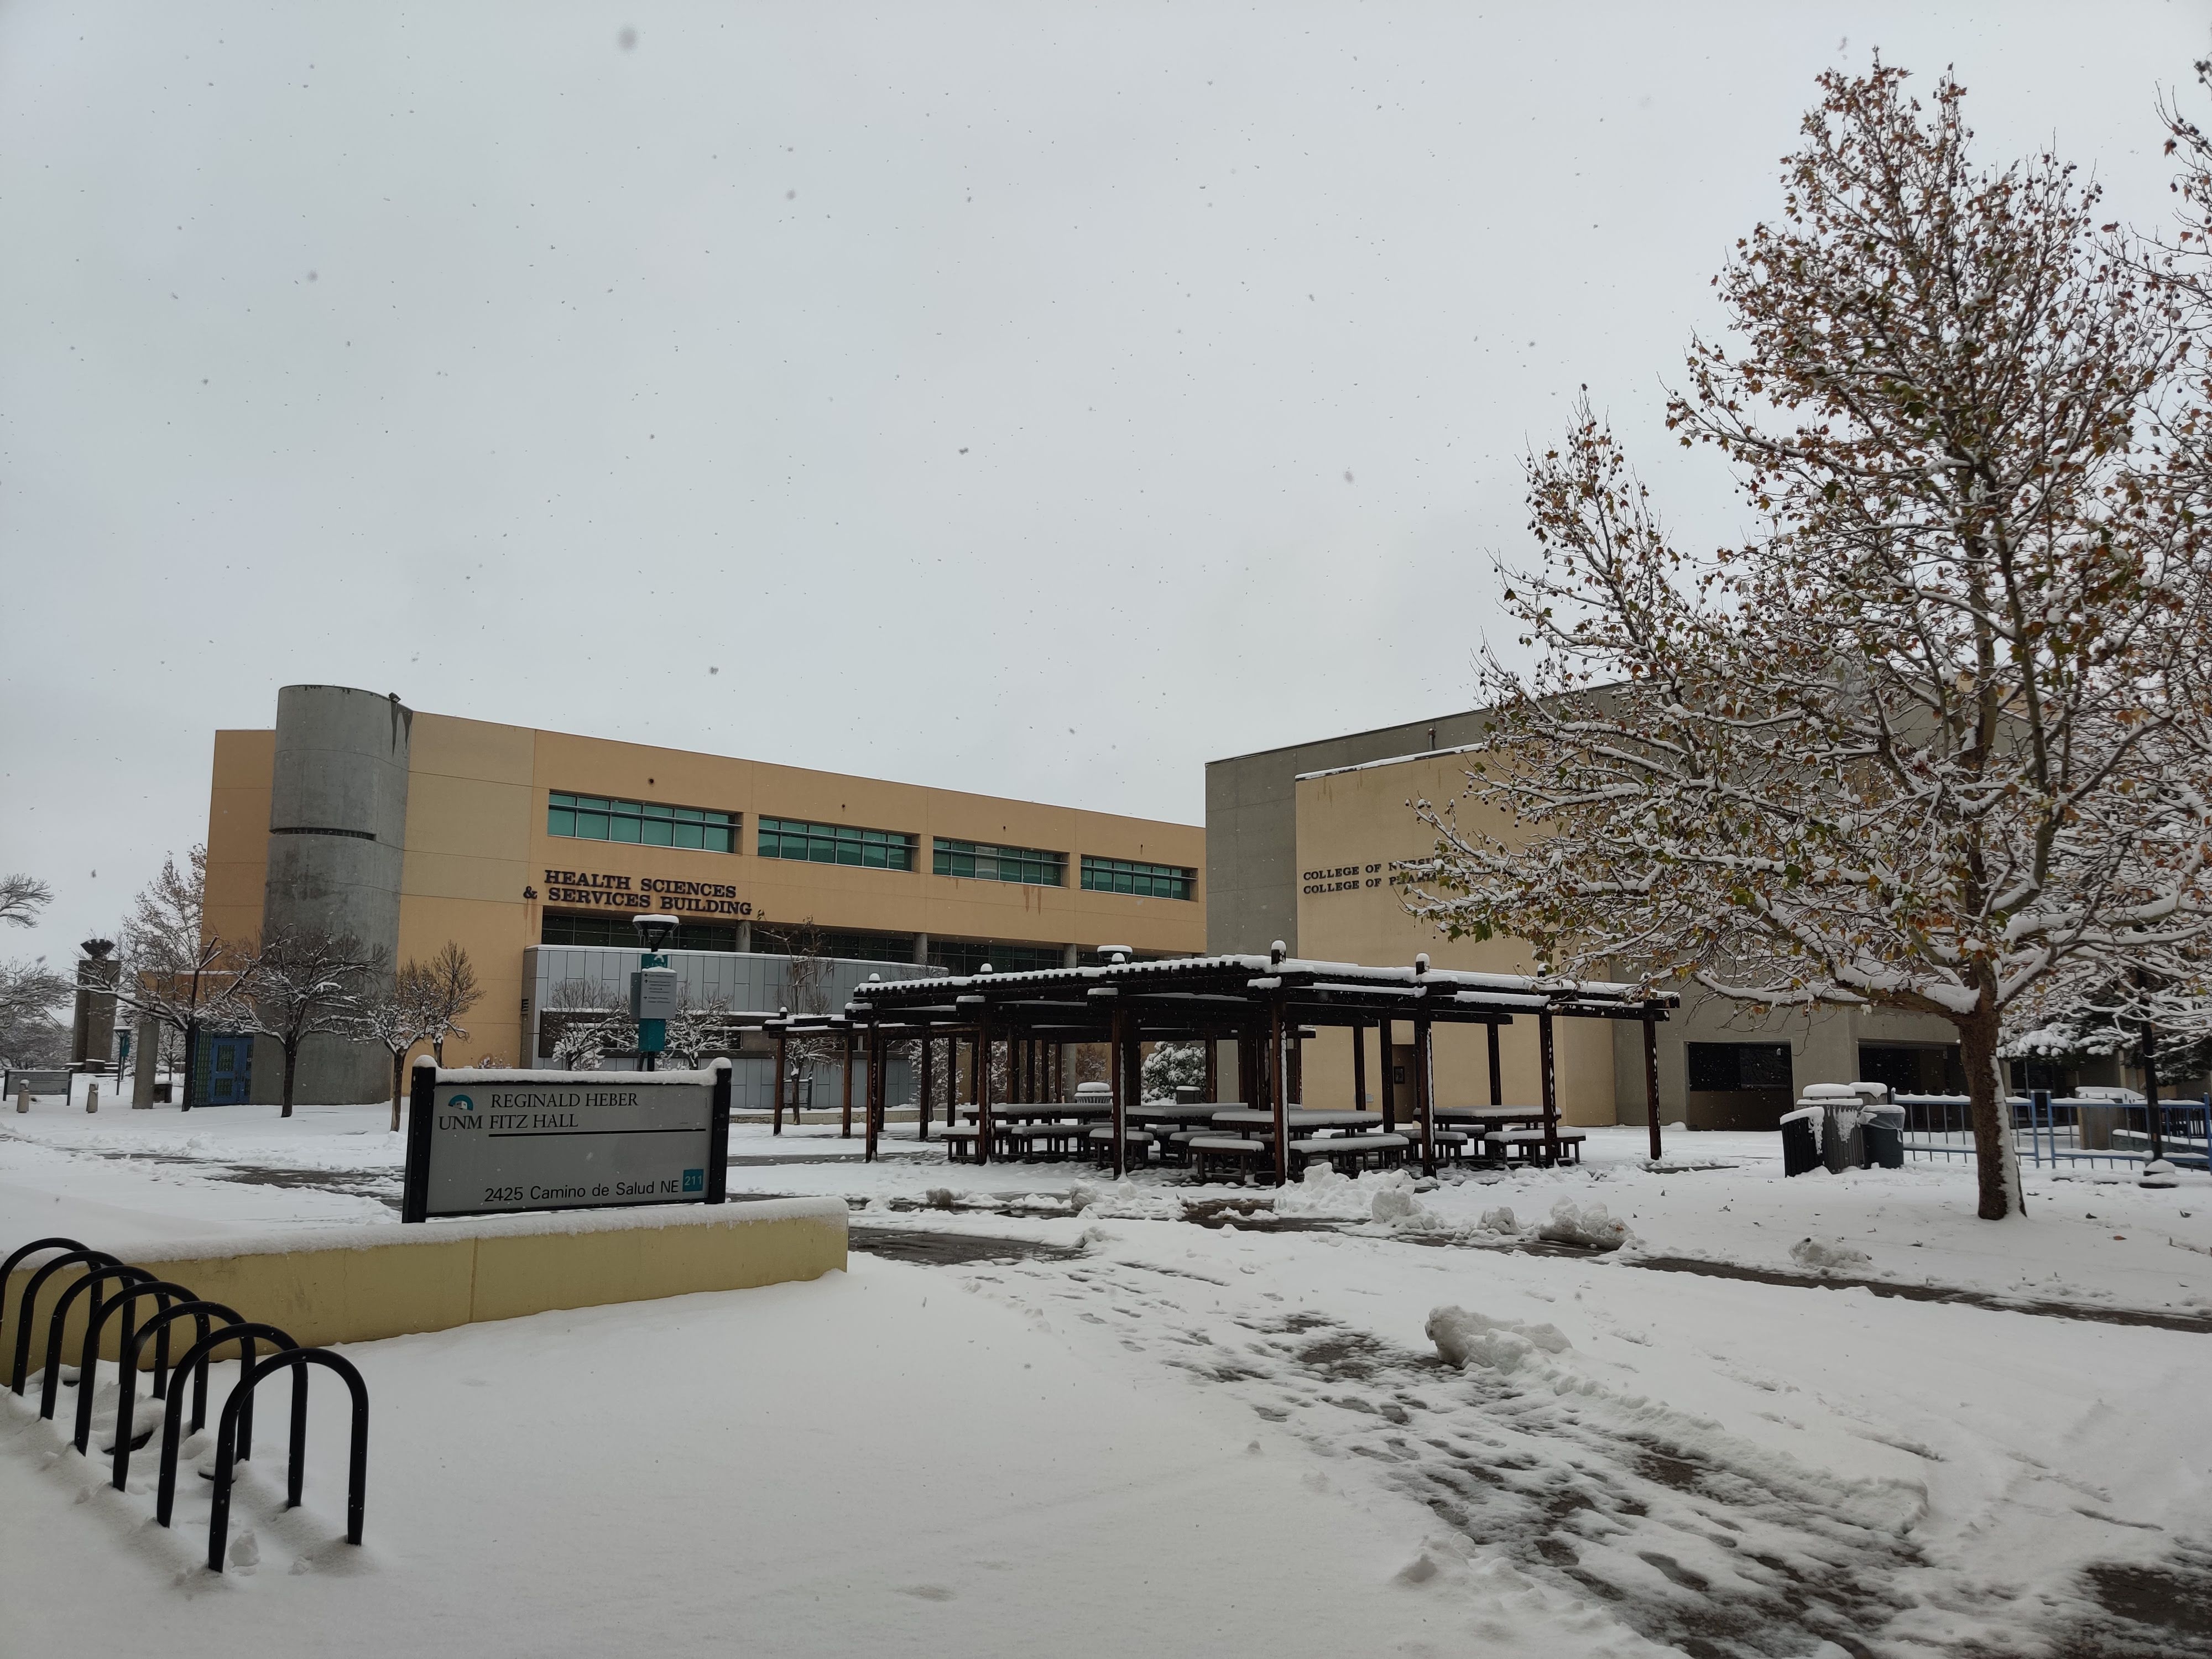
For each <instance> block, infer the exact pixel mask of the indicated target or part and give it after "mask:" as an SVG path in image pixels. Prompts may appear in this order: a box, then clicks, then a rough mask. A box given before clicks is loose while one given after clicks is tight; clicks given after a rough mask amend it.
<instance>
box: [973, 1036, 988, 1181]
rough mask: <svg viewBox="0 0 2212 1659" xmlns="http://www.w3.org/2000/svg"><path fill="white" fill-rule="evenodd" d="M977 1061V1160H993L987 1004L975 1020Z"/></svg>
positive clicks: (974, 1050) (980, 1162)
mask: <svg viewBox="0 0 2212 1659" xmlns="http://www.w3.org/2000/svg"><path fill="white" fill-rule="evenodd" d="M973 1053H974V1055H975V1161H976V1162H977V1163H978V1164H988V1163H989V1162H990V1161H991V1011H990V1008H989V1006H988V1005H986V1006H985V1007H984V1009H983V1012H981V1014H980V1015H979V1016H977V1018H976V1020H975V1043H974V1048H973Z"/></svg>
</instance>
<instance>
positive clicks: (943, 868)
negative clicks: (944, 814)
mask: <svg viewBox="0 0 2212 1659" xmlns="http://www.w3.org/2000/svg"><path fill="white" fill-rule="evenodd" d="M934 868H935V869H936V872H937V873H938V874H939V875H940V876H964V877H965V878H968V879H969V880H970V881H1017V882H1020V883H1023V884H1025V885H1027V886H1030V887H1065V886H1066V885H1067V854H1065V853H1048V852H1045V851H1043V850H1042V848H1035V847H992V846H988V845H984V844H979V843H978V842H972V841H947V840H945V837H944V836H939V837H938V838H937V860H936V864H935V866H934Z"/></svg>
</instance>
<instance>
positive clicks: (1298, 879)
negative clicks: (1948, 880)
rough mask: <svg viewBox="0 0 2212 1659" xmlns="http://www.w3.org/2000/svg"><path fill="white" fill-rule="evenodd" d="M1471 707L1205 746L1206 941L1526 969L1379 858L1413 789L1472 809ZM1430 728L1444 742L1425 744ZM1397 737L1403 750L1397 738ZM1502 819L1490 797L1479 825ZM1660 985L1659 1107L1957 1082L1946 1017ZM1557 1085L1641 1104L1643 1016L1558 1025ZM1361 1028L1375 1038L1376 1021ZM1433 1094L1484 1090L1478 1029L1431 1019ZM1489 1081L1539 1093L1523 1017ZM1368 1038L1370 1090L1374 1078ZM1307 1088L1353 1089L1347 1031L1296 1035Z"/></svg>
mask: <svg viewBox="0 0 2212 1659" xmlns="http://www.w3.org/2000/svg"><path fill="white" fill-rule="evenodd" d="M1481 718H1482V716H1481V713H1480V711H1479V710H1475V711H1469V712H1467V713H1463V714H1453V715H1447V716H1441V717H1439V718H1437V719H1436V720H1424V721H1419V722H1416V723H1413V724H1411V725H1407V726H1394V727H1389V728H1386V729H1384V730H1382V731H1377V732H1361V733H1355V734H1352V735H1350V736H1347V737H1340V738H1326V739H1322V740H1318V741H1316V742H1314V743H1310V744H1297V745H1295V746H1292V747H1291V748H1287V749H1278V750H1266V751H1263V752H1261V753H1259V754H1255V755H1246V756H1239V757H1235V758H1233V759H1230V760H1225V761H1217V762H1214V763H1212V764H1210V765H1209V766H1208V767H1207V769H1206V831H1207V855H1208V858H1209V860H1211V864H1210V867H1209V869H1208V872H1207V883H1208V891H1209V893H1210V895H1211V896H1212V898H1211V908H1212V915H1211V918H1210V927H1209V936H1208V947H1209V948H1210V949H1212V950H1216V951H1255V952H1256V951H1265V950H1267V947H1268V945H1269V944H1270V943H1271V942H1272V941H1273V939H1282V940H1283V941H1284V942H1285V945H1287V946H1288V948H1289V949H1290V950H1291V952H1292V954H1294V955H1296V956H1298V957H1305V958H1309V959H1318V960H1324V961H1340V962H1359V963H1371V964H1383V963H1409V962H1411V961H1412V960H1413V957H1414V956H1415V955H1416V954H1418V953H1419V952H1422V951H1426V952H1427V953H1428V956H1429V959H1430V960H1431V962H1432V963H1434V964H1435V965H1437V967H1439V968H1455V969H1473V970H1476V971H1484V972H1494V973H1527V972H1529V971H1531V970H1532V969H1533V966H1534V964H1533V963H1532V962H1531V961H1530V959H1529V957H1528V951H1527V947H1526V945H1523V944H1522V943H1521V942H1520V941H1517V940H1512V939H1492V940H1488V941H1485V942H1478V941H1476V940H1474V939H1446V938H1444V937H1443V936H1442V935H1441V934H1440V933H1438V932H1437V929H1436V928H1435V927H1434V926H1433V925H1432V924H1431V923H1429V922H1427V921H1421V920H1419V919H1417V918H1415V917H1413V916H1412V915H1408V914H1407V910H1406V908H1405V906H1404V903H1403V902H1402V898H1403V895H1402V893H1401V890H1398V889H1396V888H1394V887H1393V886H1392V885H1391V884H1390V879H1389V878H1390V866H1391V865H1392V863H1393V862H1394V861H1395V860H1403V859H1409V858H1419V857H1422V856H1425V855H1426V854H1429V853H1431V852H1432V851H1433V850H1434V848H1435V842H1436V837H1435V833H1434V832H1433V831H1432V830H1431V829H1428V828H1426V826H1425V825H1424V824H1423V823H1421V821H1420V820H1419V817H1416V816H1415V814H1414V811H1413V803H1414V802H1416V801H1419V800H1429V801H1434V802H1437V803H1440V804H1446V803H1456V804H1457V806H1458V811H1459V813H1460V816H1461V818H1462V822H1464V823H1468V824H1469V825H1470V826H1471V827H1472V826H1474V823H1476V819H1475V817H1474V814H1476V813H1478V812H1480V811H1483V810H1484V809H1479V808H1476V807H1474V806H1473V805H1471V804H1470V803H1468V802H1467V801H1465V800H1463V799H1462V797H1463V796H1464V795H1465V793H1466V792H1467V757H1466V756H1465V755H1464V753H1462V751H1461V750H1460V749H1459V748H1458V747H1456V745H1458V744H1465V743H1468V742H1469V741H1472V740H1473V739H1474V738H1476V737H1478V736H1479V735H1480V724H1481ZM1440 744H1442V745H1444V746H1439V745H1440ZM1409 750H1410V752H1409ZM1487 827H1488V828H1490V829H1492V831H1493V833H1496V832H1500V831H1504V830H1505V829H1506V828H1507V821H1506V819H1505V817H1504V814H1502V813H1493V814H1492V819H1491V822H1490V823H1489V825H1488V826H1487ZM1672 988H1674V989H1676V990H1679V991H1680V993H1681V994H1682V1000H1683V1006H1682V1007H1681V1008H1680V1011H1679V1012H1677V1013H1676V1014H1675V1015H1674V1017H1673V1018H1670V1019H1668V1021H1667V1022H1665V1023H1664V1024H1662V1025H1661V1026H1660V1027H1659V1031H1658V1061H1659V1101H1660V1112H1661V1115H1662V1118H1663V1119H1664V1120H1665V1121H1668V1122H1678V1121H1686V1122H1688V1123H1689V1124H1691V1125H1692V1127H1700V1128H1723V1127H1727V1128H1771V1127H1775V1123H1776V1120H1777V1119H1778V1117H1779V1115H1780V1114H1781V1113H1782V1112H1783V1111H1784V1110H1787V1109H1788V1108H1789V1105H1790V1102H1791V1101H1792V1100H1793V1099H1794V1098H1795V1097H1796V1093H1797V1091H1800V1090H1802V1088H1803V1087H1804V1086H1805V1085H1807V1084H1810V1083H1844V1082H1850V1081H1853V1080H1855V1079H1861V1078H1865V1079H1875V1080H1877V1081H1881V1082H1887V1083H1891V1084H1892V1085H1893V1086H1896V1087H1898V1088H1899V1089H1900V1090H1911V1091H1948V1090H1949V1089H1951V1088H1954V1087H1957V1086H1962V1085H1963V1080H1962V1079H1960V1077H1959V1075H1958V1059H1957V1053H1958V1051H1957V1046H1956V1039H1955V1037H1954V1035H1953V1032H1952V1029H1951V1027H1950V1026H1949V1025H1948V1024H1946V1023H1945V1022H1944V1021H1942V1020H1940V1019H1937V1018H1931V1017H1926V1016H1918V1015H1911V1014H1900V1013H1893V1012H1883V1011H1878V1010H1873V1009H1857V1010H1826V1011H1821V1012H1816V1013H1814V1014H1812V1015H1810V1016H1808V1015H1805V1014H1802V1013H1798V1014H1793V1015H1774V1016H1770V1017H1768V1018H1765V1019H1753V1018H1750V1017H1749V1016H1747V1015H1745V1014H1743V1013H1741V1012H1738V1011H1737V1010H1736V1009H1735V1008H1734V1007H1733V1006H1731V1005H1729V1004H1725V1003H1723V1002H1721V1001H1719V1000H1717V999H1711V998H1707V997H1705V996H1703V995H1702V994H1700V993H1699V991H1698V990H1697V988H1696V987H1694V986H1686V985H1685V986H1676V987H1672ZM1556 1029H1557V1040H1558V1067H1559V1103H1560V1110H1561V1114H1562V1115H1563V1116H1564V1117H1565V1120H1566V1121H1568V1122H1570V1123H1577V1124H1585V1125H1588V1124H1603V1123H1616V1122H1617V1123H1641V1122H1643V1121H1644V1118H1645V1091H1644V1050H1643V1028H1642V1026H1641V1024H1638V1023H1634V1022H1599V1021H1595V1020H1562V1021H1560V1022H1559V1023H1558V1025H1557V1028H1556ZM1412 1035H1413V1034H1412V1032H1411V1031H1410V1030H1407V1029H1406V1028H1404V1027H1401V1028H1400V1030H1399V1031H1398V1032H1397V1034H1396V1037H1397V1044H1398V1052H1397V1053H1396V1054H1395V1056H1394V1060H1395V1064H1396V1065H1397V1066H1407V1065H1409V1064H1410V1063H1411V1059H1412V1047H1411V1044H1412ZM1364 1041H1366V1042H1368V1043H1369V1044H1370V1045H1373V1044H1374V1043H1375V1042H1376V1038H1375V1037H1374V1036H1367V1037H1366V1038H1365V1039H1364ZM1435 1042H1436V1075H1437V1101H1438V1103H1439V1104H1442V1105H1473V1104H1480V1103H1484V1102H1486V1101H1487V1099H1488V1098H1489V1060H1488V1054H1487V1049H1486V1043H1485V1039H1484V1036H1483V1033H1482V1032H1481V1031H1480V1030H1479V1029H1476V1028H1473V1027H1439V1028H1437V1030H1436V1033H1435ZM1500 1049H1501V1060H1502V1062H1503V1064H1502V1072H1503V1084H1504V1097H1505V1099H1506V1101H1507V1102H1508V1103H1515V1104H1528V1103H1534V1102H1535V1101H1536V1100H1537V1099H1538V1097H1539V1095H1540V1087H1541V1085H1540V1083H1539V1080H1538V1070H1537V1067H1538V1060H1537V1036H1536V1030H1535V1026H1534V1022H1533V1021H1528V1020H1522V1021H1520V1022H1518V1023H1516V1024H1512V1025H1509V1026H1507V1027H1505V1028H1504V1030H1503V1032H1502V1033H1501V1042H1500ZM1375 1062H1376V1054H1375V1052H1374V1049H1373V1048H1372V1047H1371V1046H1370V1052H1369V1073H1368V1075H1369V1078H1370V1084H1369V1093H1370V1097H1373V1096H1375V1095H1376V1093H1377V1092H1378V1090H1379V1080H1378V1079H1376V1073H1375V1070H1374V1066H1375ZM1304 1064H1305V1079H1306V1083H1305V1092H1306V1097H1307V1099H1308V1100H1309V1101H1310V1103H1313V1104H1315V1105H1337V1104H1348V1103H1350V1101H1351V1098H1352V1050H1351V1041H1350V1038H1349V1037H1348V1036H1347V1035H1346V1034H1345V1033H1343V1032H1340V1031H1323V1032H1322V1033H1321V1034H1320V1036H1318V1037H1317V1038H1316V1040H1314V1041H1312V1042H1309V1043H1308V1044H1307V1045H1306V1056H1305V1062H1304Z"/></svg>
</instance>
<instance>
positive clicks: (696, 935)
mask: <svg viewBox="0 0 2212 1659" xmlns="http://www.w3.org/2000/svg"><path fill="white" fill-rule="evenodd" d="M538 943H539V944H541V945H611V946H613V947H614V948H615V949H616V950H618V951H620V950H629V951H635V950H639V949H641V948H642V947H641V945H640V943H639V940H638V935H637V929H636V928H635V927H632V926H631V925H630V921H629V917H628V916H572V915H563V914H562V912H560V911H558V910H548V911H547V912H546V913H545V916H544V926H543V927H541V928H540V929H539V932H538ZM668 948H669V949H670V950H671V951H734V950H736V949H737V948H738V930H737V929H736V928H735V927H716V926H714V924H713V923H711V922H709V923H706V924H703V925H702V924H701V923H698V922H690V921H684V922H678V924H677V927H676V937H675V938H673V939H670V940H669V941H668Z"/></svg>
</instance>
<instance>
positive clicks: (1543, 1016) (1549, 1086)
mask: <svg viewBox="0 0 2212 1659" xmlns="http://www.w3.org/2000/svg"><path fill="white" fill-rule="evenodd" d="M1536 1048H1537V1054H1538V1056H1539V1067H1540V1069H1541V1072H1542V1073H1543V1082H1544V1157H1545V1159H1546V1161H1547V1162H1548V1161H1549V1160H1551V1159H1553V1158H1557V1157H1558V1156H1559V1068H1558V1066H1557V1065H1556V1064H1555V1063H1554V1062H1555V1060H1556V1059H1557V1056H1556V1055H1555V1054H1554V1053H1553V1048H1552V1011H1551V1010H1550V1009H1548V1008H1547V1009H1545V1010H1544V1011H1543V1012H1541V1013H1539V1014H1538V1015H1537V1016H1536Z"/></svg>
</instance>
